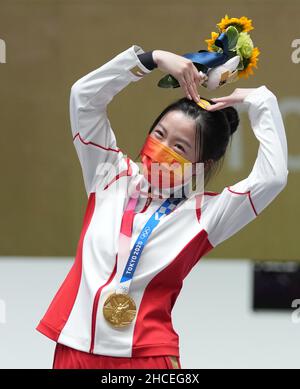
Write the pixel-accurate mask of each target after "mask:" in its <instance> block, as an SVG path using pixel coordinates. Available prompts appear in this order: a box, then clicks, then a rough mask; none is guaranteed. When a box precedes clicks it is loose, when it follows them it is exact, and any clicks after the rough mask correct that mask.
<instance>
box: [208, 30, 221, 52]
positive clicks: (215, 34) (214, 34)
mask: <svg viewBox="0 0 300 389" xmlns="http://www.w3.org/2000/svg"><path fill="white" fill-rule="evenodd" d="M218 36H219V34H218V33H217V32H214V31H212V33H211V39H205V42H206V43H207V50H208V51H215V50H214V49H213V48H212V46H213V45H214V44H215V41H216V39H217V38H218Z"/></svg>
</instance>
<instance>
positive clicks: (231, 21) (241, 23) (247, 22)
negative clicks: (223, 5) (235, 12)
mask: <svg viewBox="0 0 300 389" xmlns="http://www.w3.org/2000/svg"><path fill="white" fill-rule="evenodd" d="M230 25H233V26H234V27H236V28H237V29H238V31H239V32H242V31H243V32H248V31H251V30H253V29H254V27H252V19H248V18H246V16H242V17H241V18H229V17H228V15H227V14H226V15H225V17H224V18H222V19H221V22H220V23H218V24H217V26H218V27H219V29H220V31H221V32H224V31H225V30H226V28H227V27H228V26H230Z"/></svg>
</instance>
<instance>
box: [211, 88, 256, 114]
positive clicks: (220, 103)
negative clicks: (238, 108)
mask: <svg viewBox="0 0 300 389" xmlns="http://www.w3.org/2000/svg"><path fill="white" fill-rule="evenodd" d="M255 89H257V88H236V89H235V90H234V91H233V92H232V93H231V94H230V95H228V96H224V97H217V98H214V99H211V100H212V101H213V102H214V103H216V104H212V105H208V106H207V107H206V110H207V111H216V110H218V109H222V108H226V107H229V106H231V105H233V104H237V103H242V102H243V101H244V99H245V98H246V96H248V95H249V93H251V92H252V91H254V90H255Z"/></svg>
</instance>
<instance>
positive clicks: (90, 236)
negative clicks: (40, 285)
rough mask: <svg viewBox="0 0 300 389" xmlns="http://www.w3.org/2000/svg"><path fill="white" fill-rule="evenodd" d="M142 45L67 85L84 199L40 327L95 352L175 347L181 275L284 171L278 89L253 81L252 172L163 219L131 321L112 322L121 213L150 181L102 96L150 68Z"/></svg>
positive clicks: (159, 351)
mask: <svg viewBox="0 0 300 389" xmlns="http://www.w3.org/2000/svg"><path fill="white" fill-rule="evenodd" d="M141 53H144V51H143V50H142V48H141V47H139V46H137V45H132V46H131V47H129V48H128V49H126V50H125V51H123V52H121V53H120V54H118V55H117V56H115V57H114V58H112V59H111V60H110V61H108V62H107V63H105V64H104V65H102V66H101V67H99V68H98V69H96V70H94V71H92V72H90V73H89V74H87V75H85V76H84V77H82V78H81V79H79V80H78V81H77V82H75V83H74V85H73V86H72V88H71V95H70V115H71V127H72V133H73V141H74V145H75V148H76V151H77V154H78V157H79V161H80V164H81V167H82V171H83V177H84V183H85V188H86V191H87V194H88V201H87V207H86V212H85V216H84V220H83V226H82V232H81V235H80V238H79V242H78V246H77V253H76V259H75V261H74V264H73V266H72V268H71V270H70V272H69V273H68V275H67V277H66V278H65V280H64V282H63V284H62V285H61V287H60V289H59V290H58V292H57V293H56V295H55V297H54V298H53V300H52V302H51V304H50V306H49V308H48V310H47V312H46V314H45V315H44V317H43V318H42V320H41V321H40V323H39V324H38V326H37V330H38V331H40V332H41V333H43V334H44V335H46V336H48V337H49V338H51V339H53V340H54V341H56V342H59V343H62V344H64V345H67V346H69V347H72V348H75V349H78V350H81V351H85V352H90V353H94V354H101V355H107V356H116V357H140V356H151V355H176V356H179V337H178V334H177V333H176V331H175V330H174V328H173V325H172V319H171V311H172V308H173V306H174V304H175V301H176V298H177V296H178V294H179V292H180V290H181V288H182V285H183V280H184V278H185V277H186V276H187V275H188V273H189V272H190V271H191V269H192V268H193V266H195V265H196V263H197V262H198V261H199V260H200V258H201V257H202V256H203V255H205V254H206V253H208V252H209V251H210V250H211V249H213V248H214V247H215V246H217V245H218V244H220V243H221V242H223V241H224V240H226V239H227V238H229V237H230V236H232V235H233V234H235V233H236V232H237V231H239V230H240V229H241V228H243V227H244V226H245V225H246V224H248V223H249V222H251V221H252V220H254V219H255V218H256V217H257V215H259V214H260V212H262V210H263V209H264V208H266V207H267V205H268V204H270V202H271V201H272V200H273V199H274V198H275V197H276V196H277V195H278V194H279V193H280V192H281V191H282V190H283V188H284V187H285V185H286V182H287V176H288V170H287V141H286V135H285V129H284V124H283V120H282V117H281V113H280V110H279V107H278V103H277V99H276V97H275V95H274V94H273V93H272V92H271V91H270V90H269V89H268V88H267V87H266V86H265V85H263V86H261V87H259V88H256V89H255V90H254V91H252V92H251V93H250V94H249V95H248V96H247V97H246V98H245V100H244V102H243V103H242V104H245V105H246V106H247V107H248V114H249V119H250V122H251V127H252V129H253V132H254V135H255V136H256V138H257V139H258V141H259V149H258V153H257V158H256V160H255V163H254V166H253V169H252V171H251V173H250V174H249V176H248V177H247V178H245V179H243V180H242V181H240V182H237V183H235V184H233V185H231V186H227V187H225V188H224V189H223V190H222V191H221V192H220V193H216V192H204V195H197V194H192V195H191V196H188V198H187V200H186V201H185V202H184V203H182V205H180V206H179V207H178V208H177V209H176V210H175V211H174V212H172V213H171V214H170V215H168V216H167V217H166V218H164V219H163V220H161V222H160V223H159V225H158V226H157V227H156V228H155V229H154V230H153V232H152V234H151V236H150V238H149V240H148V242H147V244H146V247H145V249H144V251H143V253H142V255H141V258H140V261H139V264H138V266H137V269H136V271H135V274H134V277H133V281H132V284H131V287H130V295H131V296H132V297H133V299H134V300H135V302H136V306H137V315H136V317H135V320H134V322H133V323H131V325H130V326H128V327H124V328H121V329H116V328H113V327H111V326H110V325H109V323H107V322H106V320H105V319H104V316H103V313H102V307H103V303H104V301H105V300H106V298H107V297H108V295H109V294H111V293H112V292H114V291H115V288H116V285H117V282H118V281H119V278H118V277H119V276H120V274H122V271H123V269H119V268H118V256H117V247H118V246H117V245H118V237H119V231H120V224H121V218H122V215H123V211H124V209H125V206H126V201H127V200H128V196H129V193H130V191H131V189H132V188H133V185H135V184H136V183H137V182H140V183H141V185H142V188H144V189H145V191H146V190H147V186H148V182H147V180H146V178H145V177H144V176H143V175H142V174H141V173H140V170H139V166H138V165H137V163H135V162H134V161H133V160H132V159H130V158H129V157H127V156H126V155H125V154H124V153H123V152H122V151H121V150H120V149H119V148H118V147H117V144H116V138H115V135H114V132H113V130H112V128H111V125H110V121H109V119H108V117H107V105H108V103H109V102H110V101H111V100H112V98H113V97H114V96H115V95H117V94H118V93H119V92H120V91H121V90H122V89H124V88H125V87H126V86H127V85H128V84H129V83H130V82H132V81H134V82H135V81H139V80H141V79H142V78H143V77H144V76H145V75H146V74H147V73H149V72H150V71H151V70H149V69H147V68H146V67H145V66H144V65H143V64H142V63H141V62H140V60H139V58H138V57H137V55H138V54H141ZM104 162H107V163H108V164H107V165H106V164H104ZM105 166H106V168H105ZM107 166H108V167H109V166H111V168H107ZM105 172H106V174H105ZM116 185H118V191H116V190H115V187H116ZM116 193H117V195H116ZM164 200H165V199H162V198H160V197H159V196H158V195H157V196H155V192H154V198H153V199H152V201H151V202H150V204H146V197H145V196H144V197H142V198H140V199H139V202H138V207H137V211H138V213H137V215H136V217H135V219H134V225H133V235H132V240H131V247H132V246H133V243H134V241H135V239H136V238H137V236H138V234H139V233H140V231H141V229H142V227H143V226H144V224H145V223H146V221H147V220H148V219H149V217H150V216H151V215H152V213H153V212H154V211H155V210H156V209H157V208H158V206H159V205H160V204H161V203H162V202H163V201H164Z"/></svg>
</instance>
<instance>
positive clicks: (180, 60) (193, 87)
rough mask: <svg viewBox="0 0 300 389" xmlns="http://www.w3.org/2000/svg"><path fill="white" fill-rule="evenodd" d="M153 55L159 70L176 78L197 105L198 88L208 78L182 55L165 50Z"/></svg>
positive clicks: (188, 96) (157, 51) (155, 51)
mask: <svg viewBox="0 0 300 389" xmlns="http://www.w3.org/2000/svg"><path fill="white" fill-rule="evenodd" d="M152 55H153V61H154V62H155V63H156V64H157V67H158V69H160V70H161V71H163V72H165V73H169V74H171V75H172V76H173V77H175V78H176V80H177V81H178V83H179V84H180V86H181V87H182V89H183V90H184V93H185V94H186V96H187V98H189V99H190V100H192V99H194V100H195V102H196V103H197V102H198V101H199V99H200V96H199V94H198V89H197V88H198V87H199V85H201V83H202V82H204V81H205V79H206V78H207V76H206V75H205V74H204V73H203V72H201V71H200V72H199V71H198V69H197V68H196V66H195V65H194V64H193V62H192V61H191V60H190V59H187V58H185V57H182V56H181V55H177V54H174V53H171V52H169V51H164V50H153V53H152Z"/></svg>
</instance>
